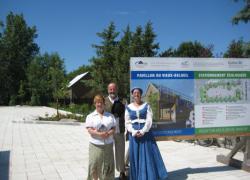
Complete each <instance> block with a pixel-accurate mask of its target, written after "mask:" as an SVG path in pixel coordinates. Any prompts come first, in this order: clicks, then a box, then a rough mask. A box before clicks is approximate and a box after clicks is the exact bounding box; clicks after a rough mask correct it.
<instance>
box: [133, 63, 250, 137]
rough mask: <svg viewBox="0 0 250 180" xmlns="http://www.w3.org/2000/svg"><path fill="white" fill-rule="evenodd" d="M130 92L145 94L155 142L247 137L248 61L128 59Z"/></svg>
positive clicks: (249, 126)
mask: <svg viewBox="0 0 250 180" xmlns="http://www.w3.org/2000/svg"><path fill="white" fill-rule="evenodd" d="M130 87H131V88H132V87H140V88H142V89H143V92H144V93H143V97H142V98H143V100H144V101H147V102H148V103H149V104H150V106H151V108H152V110H153V113H154V118H153V125H152V130H153V132H154V135H155V136H158V137H178V136H179V137H180V136H182V137H194V136H195V137H199V136H200V137H201V136H204V135H209V136H210V137H212V136H216V135H228V134H231V135H242V134H243V135H244V134H248V135H249V134H250V59H249V58H245V59H244V58H241V59H238V58H230V59H226V58H131V60H130ZM173 139H174V138H173Z"/></svg>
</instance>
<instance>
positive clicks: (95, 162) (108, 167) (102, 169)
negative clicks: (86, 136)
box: [88, 143, 115, 180]
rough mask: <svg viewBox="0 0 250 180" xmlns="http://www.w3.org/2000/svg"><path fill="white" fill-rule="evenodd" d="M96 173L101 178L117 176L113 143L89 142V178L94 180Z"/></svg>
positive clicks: (105, 179)
mask: <svg viewBox="0 0 250 180" xmlns="http://www.w3.org/2000/svg"><path fill="white" fill-rule="evenodd" d="M94 174H95V175H96V176H97V177H98V178H99V179H100V180H112V179H114V178H115V166H114V152H113V143H111V144H106V145H95V144H92V143H89V170H88V180H92V179H93V177H94Z"/></svg>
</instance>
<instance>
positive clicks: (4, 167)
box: [0, 151, 10, 180]
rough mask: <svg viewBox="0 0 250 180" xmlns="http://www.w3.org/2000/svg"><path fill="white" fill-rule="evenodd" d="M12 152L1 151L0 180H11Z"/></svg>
mask: <svg viewBox="0 0 250 180" xmlns="http://www.w3.org/2000/svg"><path fill="white" fill-rule="evenodd" d="M9 165H10V151H0V179H1V180H9Z"/></svg>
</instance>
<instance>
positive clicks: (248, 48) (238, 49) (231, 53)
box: [224, 39, 250, 58]
mask: <svg viewBox="0 0 250 180" xmlns="http://www.w3.org/2000/svg"><path fill="white" fill-rule="evenodd" d="M224 57H225V58H232V57H234V58H249V57H250V42H244V41H243V40H242V39H240V40H238V41H235V40H233V41H232V42H231V43H230V44H229V46H228V49H227V51H226V52H225V53H224Z"/></svg>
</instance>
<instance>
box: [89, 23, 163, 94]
mask: <svg viewBox="0 0 250 180" xmlns="http://www.w3.org/2000/svg"><path fill="white" fill-rule="evenodd" d="M119 34H120V33H119V32H117V31H116V28H115V25H114V23H112V22H111V23H110V25H109V26H108V27H107V28H106V29H104V30H103V32H101V33H97V35H98V37H100V38H101V39H102V40H101V44H100V45H93V47H94V48H95V49H96V55H97V56H96V57H94V58H92V59H91V62H92V75H93V77H94V83H93V84H94V87H96V89H97V90H99V91H100V92H102V93H104V94H105V93H106V88H107V85H108V84H109V83H110V82H115V83H117V85H118V88H119V96H121V97H125V98H128V97H129V60H130V57H152V56H155V55H156V54H157V50H158V49H159V44H158V43H155V42H154V41H155V38H156V34H155V33H154V32H153V28H152V23H151V22H148V23H147V24H146V25H145V28H144V29H143V28H142V27H141V26H137V27H136V30H135V32H132V31H131V30H130V27H129V26H127V28H126V29H125V30H124V31H123V33H122V34H121V38H120V39H118V36H119Z"/></svg>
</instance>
